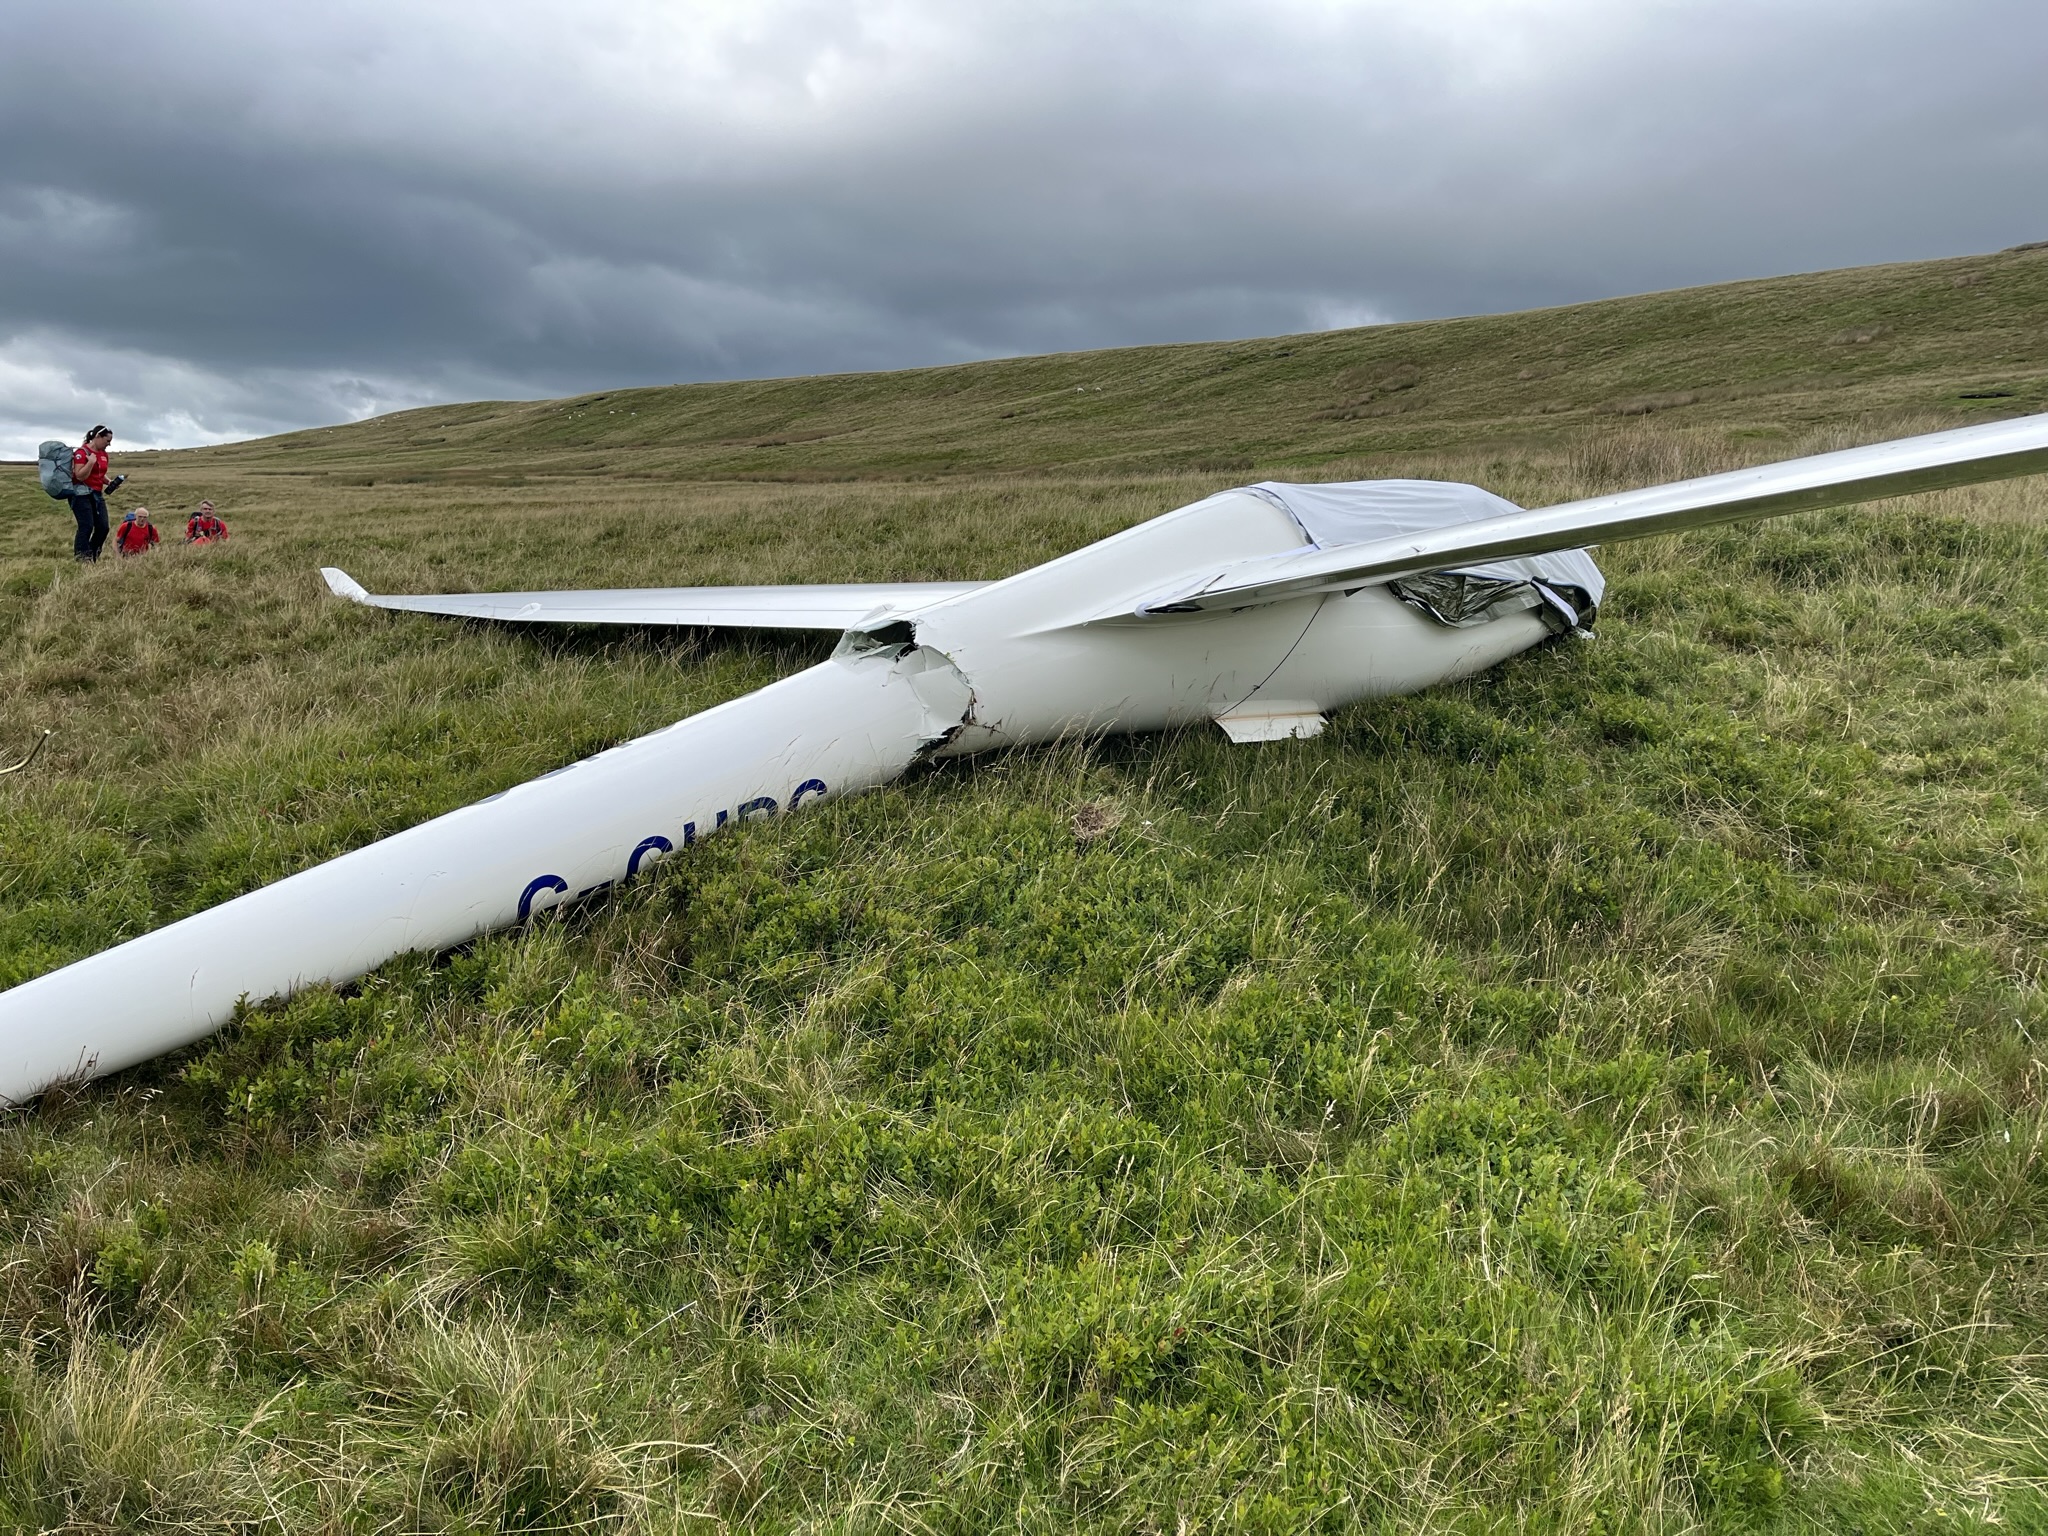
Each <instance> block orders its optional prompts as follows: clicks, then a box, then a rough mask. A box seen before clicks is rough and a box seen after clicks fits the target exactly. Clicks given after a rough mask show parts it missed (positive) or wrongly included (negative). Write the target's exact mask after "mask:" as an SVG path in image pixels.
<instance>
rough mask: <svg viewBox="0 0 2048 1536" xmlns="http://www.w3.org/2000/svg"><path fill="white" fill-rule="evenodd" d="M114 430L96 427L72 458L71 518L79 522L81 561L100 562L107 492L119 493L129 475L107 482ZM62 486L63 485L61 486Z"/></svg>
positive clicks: (76, 548) (76, 551)
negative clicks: (72, 489)
mask: <svg viewBox="0 0 2048 1536" xmlns="http://www.w3.org/2000/svg"><path fill="white" fill-rule="evenodd" d="M113 441H114V429H113V428H112V427H94V428H93V429H92V430H91V431H90V432H88V433H86V434H85V441H84V442H83V443H81V444H80V445H79V446H78V447H77V448H76V449H74V450H73V451H72V454H71V483H72V484H73V485H74V486H76V487H77V489H76V490H75V491H74V492H73V493H72V494H71V496H70V498H69V500H70V502H71V515H72V516H73V517H75V518H77V519H78V537H77V538H76V539H74V540H72V542H71V553H72V555H73V557H74V558H76V559H79V560H97V559H99V557H100V550H101V549H102V548H103V547H104V546H105V544H106V542H107V492H108V491H111V490H118V489H119V488H120V485H121V482H122V481H123V480H126V479H127V478H128V477H127V476H126V475H116V476H114V478H113V479H112V480H111V481H109V480H108V479H107V449H108V448H109V447H111V446H112V445H113ZM60 483H61V482H60Z"/></svg>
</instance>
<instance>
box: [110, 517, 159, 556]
mask: <svg viewBox="0 0 2048 1536" xmlns="http://www.w3.org/2000/svg"><path fill="white" fill-rule="evenodd" d="M160 542H161V540H160V538H159V537H158V534H157V531H156V524H155V523H152V522H151V521H150V520H149V508H147V507H137V508H136V509H135V510H134V511H133V512H130V513H129V514H128V515H127V516H126V517H124V518H122V519H121V526H120V528H119V529H118V530H116V531H115V534H114V548H116V549H118V550H119V551H120V552H121V553H122V554H124V555H139V554H141V553H142V552H143V551H144V550H145V549H154V548H156V546H157V545H158V543H160Z"/></svg>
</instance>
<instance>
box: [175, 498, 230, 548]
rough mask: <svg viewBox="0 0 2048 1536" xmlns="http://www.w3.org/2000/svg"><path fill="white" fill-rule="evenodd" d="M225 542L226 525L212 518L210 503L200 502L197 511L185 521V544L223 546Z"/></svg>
mask: <svg viewBox="0 0 2048 1536" xmlns="http://www.w3.org/2000/svg"><path fill="white" fill-rule="evenodd" d="M227 541H228V525H227V524H226V523H224V522H222V521H221V520H220V519H219V518H218V517H216V516H214V512H213V503H212V502H210V501H202V502H201V503H199V510H198V511H196V512H194V513H193V514H192V515H191V516H190V517H188V518H186V519H185V542H186V543H187V544H225V543H226V542H227Z"/></svg>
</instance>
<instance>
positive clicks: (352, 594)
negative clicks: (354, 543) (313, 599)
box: [320, 565, 370, 603]
mask: <svg viewBox="0 0 2048 1536" xmlns="http://www.w3.org/2000/svg"><path fill="white" fill-rule="evenodd" d="M320 574H321V575H322V576H323V577H325V578H326V581H327V590H328V591H330V592H332V593H333V594H334V595H335V596H336V597H345V598H347V599H348V600H349V601H350V602H352V603H367V602H369V601H370V594H369V592H368V591H367V590H365V588H364V586H363V584H362V583H361V582H359V581H357V580H356V579H355V577H353V576H351V575H349V573H348V572H347V571H344V570H341V569H339V568H338V567H336V566H332V565H323V566H321V567H320Z"/></svg>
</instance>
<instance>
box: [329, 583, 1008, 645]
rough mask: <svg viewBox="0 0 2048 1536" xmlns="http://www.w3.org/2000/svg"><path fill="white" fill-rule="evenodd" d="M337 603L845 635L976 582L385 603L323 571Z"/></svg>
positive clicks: (479, 596)
mask: <svg viewBox="0 0 2048 1536" xmlns="http://www.w3.org/2000/svg"><path fill="white" fill-rule="evenodd" d="M320 574H321V575H322V576H324V577H326V578H327V586H328V589H329V590H330V591H332V592H333V593H334V595H335V596H336V597H345V598H348V599H349V600H350V601H352V602H358V603H367V604H368V605H369V606H370V607H372V608H392V609H397V610H399V611H401V612H405V613H438V614H446V615H448V616H449V617H452V618H462V619H501V620H506V621H511V622H518V623H531V624H676V625H686V626H690V627H697V626H704V627H707V628H709V627H725V628H734V629H824V630H834V631H837V630H843V629H846V628H848V627H850V626H852V625H854V624H857V623H859V622H860V621H861V620H862V619H865V618H869V617H871V616H872V615H874V614H875V613H877V612H878V611H882V610H893V611H895V612H899V613H906V614H907V613H914V612H915V611H917V610H918V609H920V608H925V607H929V606H930V605H931V604H933V603H936V602H939V601H941V600H942V599H944V598H949V597H958V596H960V595H961V594H962V593H964V592H972V591H974V590H975V589H976V588H977V587H979V586H981V585H982V583H980V582H975V581H965V582H961V581H902V582H860V583H847V584H843V585H837V586H812V587H618V588H612V589H610V590H601V591H592V592H460V593H447V594H442V595H436V596H426V597H385V596H381V595H380V594H378V593H374V592H368V591H365V590H364V589H363V586H362V584H361V583H360V582H358V581H356V580H355V579H354V578H353V577H351V576H350V575H349V574H348V573H347V572H346V571H338V570H335V569H333V568H332V567H326V568H323V569H322V570H321V572H320Z"/></svg>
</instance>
